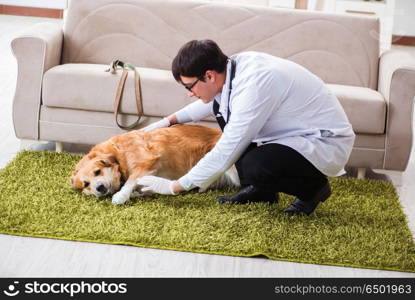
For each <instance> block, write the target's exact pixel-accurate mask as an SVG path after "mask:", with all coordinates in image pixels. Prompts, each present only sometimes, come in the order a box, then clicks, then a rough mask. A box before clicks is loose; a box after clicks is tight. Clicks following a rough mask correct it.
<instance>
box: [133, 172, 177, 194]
mask: <svg viewBox="0 0 415 300" xmlns="http://www.w3.org/2000/svg"><path fill="white" fill-rule="evenodd" d="M137 185H140V186H142V188H141V191H142V192H143V193H149V194H162V195H177V194H178V193H179V192H181V191H183V190H184V189H183V187H182V186H181V185H180V184H179V183H178V182H177V181H174V180H168V179H165V178H161V177H157V176H151V175H149V176H144V177H141V178H140V179H138V180H137Z"/></svg>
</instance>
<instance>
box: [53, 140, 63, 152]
mask: <svg viewBox="0 0 415 300" xmlns="http://www.w3.org/2000/svg"><path fill="white" fill-rule="evenodd" d="M62 150H63V143H62V142H55V151H56V152H62Z"/></svg>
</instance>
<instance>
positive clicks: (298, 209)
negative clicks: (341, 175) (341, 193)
mask: <svg viewBox="0 0 415 300" xmlns="http://www.w3.org/2000/svg"><path fill="white" fill-rule="evenodd" d="M330 195H331V189H330V184H329V183H328V182H327V183H326V184H325V185H324V186H323V187H322V188H321V189H320V190H319V191H318V192H317V193H316V195H315V196H314V197H313V198H312V199H311V200H310V201H303V200H301V199H299V198H295V199H294V201H293V202H292V203H291V204H290V206H288V207H287V208H286V209H284V212H285V213H287V214H291V215H294V214H306V215H310V214H311V213H312V212H313V211H314V210H315V209H316V207H317V205H318V204H319V203H320V202H324V201H326V200H327V199H328V198H329V197H330Z"/></svg>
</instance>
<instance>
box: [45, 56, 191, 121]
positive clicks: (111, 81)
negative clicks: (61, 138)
mask: <svg viewBox="0 0 415 300" xmlns="http://www.w3.org/2000/svg"><path fill="white" fill-rule="evenodd" d="M106 69H108V66H107V65H99V64H64V65H59V66H56V67H54V68H51V69H50V70H48V71H47V72H46V73H45V75H44V78H43V85H42V104H43V105H46V106H49V107H60V108H71V109H81V110H89V111H101V112H113V111H114V100H115V94H116V91H117V87H118V83H119V81H120V78H121V74H122V70H118V71H117V73H116V74H111V73H110V72H105V70H106ZM137 70H138V72H139V74H140V79H141V95H142V100H143V111H144V114H145V115H147V116H155V117H162V116H167V115H169V114H171V113H173V112H175V111H176V110H178V109H180V108H182V107H183V106H185V105H187V104H189V103H190V102H191V99H190V98H189V97H187V92H186V90H185V89H184V88H183V87H182V86H180V85H179V84H177V83H176V81H175V80H174V78H173V75H172V74H171V71H166V70H158V69H150V68H137ZM120 113H124V114H137V106H136V101H135V92H134V73H133V72H129V75H128V78H127V80H126V83H125V87H124V94H123V98H122V101H121V109H120Z"/></svg>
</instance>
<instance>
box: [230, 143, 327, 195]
mask: <svg viewBox="0 0 415 300" xmlns="http://www.w3.org/2000/svg"><path fill="white" fill-rule="evenodd" d="M235 166H236V168H237V170H238V175H239V179H240V181H241V185H242V186H247V185H254V186H256V187H258V188H261V189H264V190H271V191H273V192H282V193H286V194H289V195H294V196H297V197H298V198H300V199H301V200H303V201H308V200H310V199H312V197H313V196H314V195H315V194H316V192H318V191H319V190H320V189H321V188H322V187H323V186H324V185H325V184H326V183H327V177H326V176H325V175H324V174H323V173H321V172H320V171H319V170H318V169H317V168H316V167H314V166H313V164H312V163H310V162H309V161H308V160H307V159H306V158H305V157H304V156H302V155H301V154H300V153H298V152H297V151H296V150H294V149H292V148H290V147H288V146H285V145H281V144H274V143H271V144H265V145H262V146H259V147H257V144H255V143H252V144H251V145H250V146H249V147H248V148H247V149H246V151H245V152H244V153H243V154H242V156H241V157H240V158H239V160H238V161H237V162H236V163H235Z"/></svg>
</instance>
